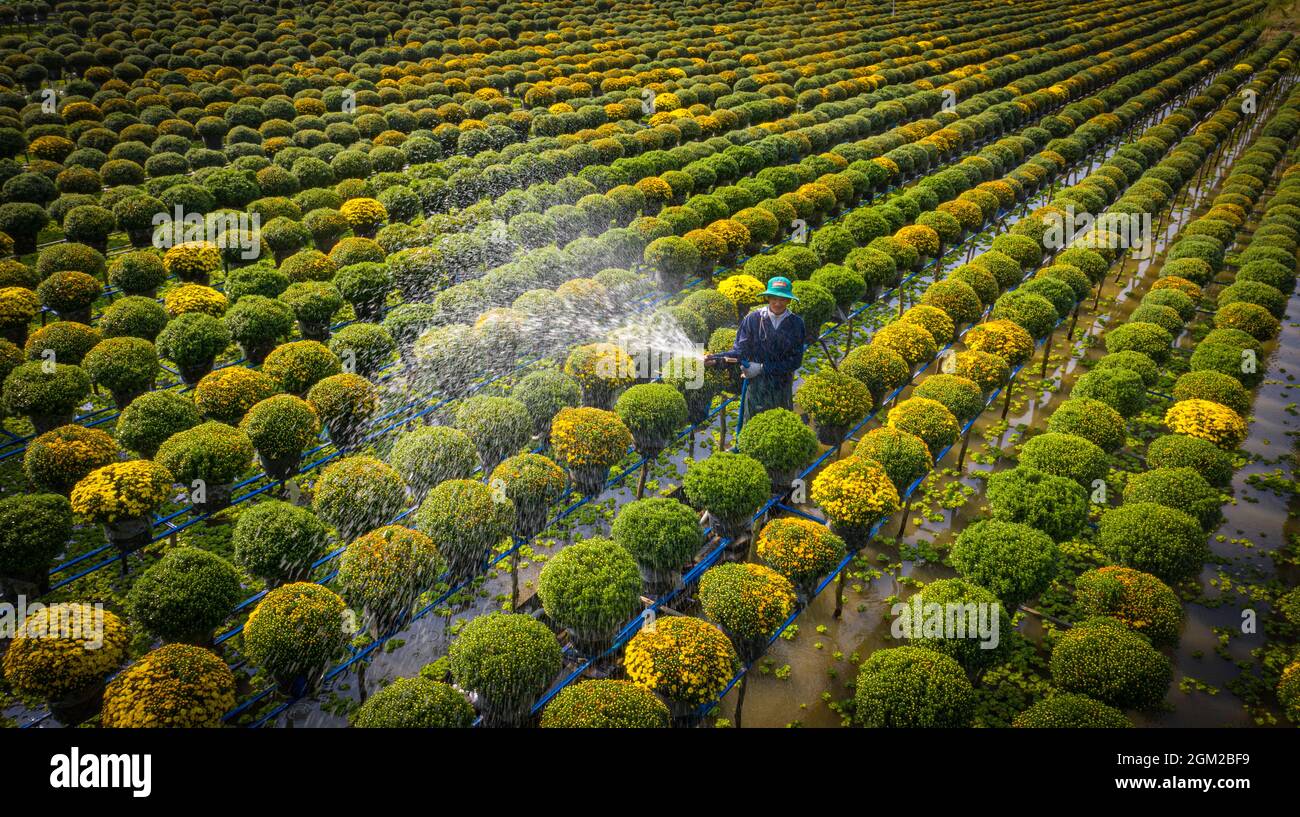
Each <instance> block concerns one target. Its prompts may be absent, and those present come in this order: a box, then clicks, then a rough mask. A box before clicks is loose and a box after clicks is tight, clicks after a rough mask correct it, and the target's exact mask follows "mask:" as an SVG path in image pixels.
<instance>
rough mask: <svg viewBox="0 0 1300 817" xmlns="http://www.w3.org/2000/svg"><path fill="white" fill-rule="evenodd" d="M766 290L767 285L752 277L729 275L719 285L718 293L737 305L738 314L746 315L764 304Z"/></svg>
mask: <svg viewBox="0 0 1300 817" xmlns="http://www.w3.org/2000/svg"><path fill="white" fill-rule="evenodd" d="M765 289H767V285H766V284H764V283H763V282H762V281H760V280H758V279H757V278H755V277H754V276H752V275H729V276H727V277H726V278H723V279H722V281H720V282H719V283H718V292H721V293H722V294H723V295H725V296H726V297H727V300H729V301H731V302H732V303H733V304H735V305H736V311H737V313H738V314H744V313H746V312H748V311H749V310H750V309H751V308H752V307H754V306H756V305H758V304H760V303H762V301H763V298H762V295H761V293H762V292H763V290H765Z"/></svg>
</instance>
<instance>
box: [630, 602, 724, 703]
mask: <svg viewBox="0 0 1300 817" xmlns="http://www.w3.org/2000/svg"><path fill="white" fill-rule="evenodd" d="M737 664H738V661H737V656H736V650H735V648H733V647H732V646H731V641H730V640H729V639H728V638H727V636H726V635H724V634H723V633H722V631H721V630H719V629H718V628H717V627H714V626H713V625H712V624H709V623H708V622H707V621H703V620H701V619H698V618H691V617H689V616H670V617H664V618H659V619H657V620H656V621H655V622H654V623H653V624H651V625H647V626H646V627H644V628H642V629H641V630H640V631H638V632H637V634H636V635H634V636H633V637H632V640H631V641H629V642H628V644H627V652H626V656H625V657H624V660H623V666H624V669H625V670H626V671H627V677H628V678H630V679H632V680H633V681H634V682H636V683H638V684H640V685H641V686H643V687H645V688H646V689H648V690H650V691H651V692H655V693H657V694H659V695H660V696H662V697H663V698H665V699H667V701H668V702H669V704H670V705H672V706H674V708H675V709H676V710H677V711H678V712H679V713H682V714H685V712H683V710H687V711H689V710H690V709H692V708H694V707H699V706H702V705H704V704H706V703H709V702H710V701H713V700H715V699H716V698H717V697H718V696H719V695H721V694H722V692H723V690H725V689H726V688H727V684H728V683H729V682H730V681H731V678H732V676H733V675H734V674H735V672H736V669H737Z"/></svg>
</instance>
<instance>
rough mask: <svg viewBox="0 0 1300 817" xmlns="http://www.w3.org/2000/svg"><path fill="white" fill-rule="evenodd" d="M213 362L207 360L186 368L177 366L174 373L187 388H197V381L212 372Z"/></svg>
mask: <svg viewBox="0 0 1300 817" xmlns="http://www.w3.org/2000/svg"><path fill="white" fill-rule="evenodd" d="M214 362H215V361H213V360H208V361H205V362H203V363H193V364H190V365H188V366H182V365H179V364H177V366H176V373H177V374H178V375H180V378H181V382H182V383H184V384H185V385H187V386H197V385H198V383H199V381H200V380H202V379H203V377H204V375H207V374H208V373H209V372H211V371H212V364H213V363H214Z"/></svg>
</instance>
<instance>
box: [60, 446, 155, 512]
mask: <svg viewBox="0 0 1300 817" xmlns="http://www.w3.org/2000/svg"><path fill="white" fill-rule="evenodd" d="M173 482H175V480H174V479H173V478H172V473H171V472H170V471H168V470H167V469H166V468H164V467H163V466H161V465H159V464H157V463H155V462H153V461H152V460H129V461H127V462H114V463H110V464H108V465H105V466H104V467H103V468H97V469H95V470H94V471H91V472H90V473H89V474H88V475H87V476H86V477H85V478H84V479H82V480H81V481H80V482H78V483H77V485H76V487H74V488H73V489H72V510H73V513H76V514H77V515H78V516H80V517H82V518H83V519H87V520H89V521H92V522H100V523H106V524H107V523H113V522H117V521H119V520H123V519H132V518H136V517H142V516H145V515H147V514H150V513H152V512H153V511H154V510H155V509H156V508H157V507H158V506H159V505H161V504H162V503H163V502H164V501H166V499H167V498H168V497H169V496H170V495H171V492H172V483H173Z"/></svg>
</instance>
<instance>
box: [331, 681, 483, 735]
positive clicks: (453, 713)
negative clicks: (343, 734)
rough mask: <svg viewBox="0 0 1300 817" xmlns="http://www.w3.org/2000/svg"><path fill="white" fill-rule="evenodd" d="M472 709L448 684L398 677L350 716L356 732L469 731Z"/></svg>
mask: <svg viewBox="0 0 1300 817" xmlns="http://www.w3.org/2000/svg"><path fill="white" fill-rule="evenodd" d="M473 723H474V707H473V706H472V705H471V704H470V702H469V701H468V700H467V699H466V698H465V695H464V694H463V693H462V692H460V691H459V690H457V689H456V688H455V687H453V686H451V685H450V684H444V683H441V682H439V681H433V680H430V679H428V678H420V677H415V678H398V679H397V680H396V681H393V682H392V683H391V684H389V685H387V686H385V687H384V688H383V689H381V690H379V691H378V692H375V693H374V694H372V695H371V696H370V698H369V699H367V700H366V702H365V703H364V704H362V705H361V708H360V709H358V710H357V711H356V713H355V714H353V715H352V726H354V727H356V728H358V729H468V728H469V727H470V726H472V725H473Z"/></svg>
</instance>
